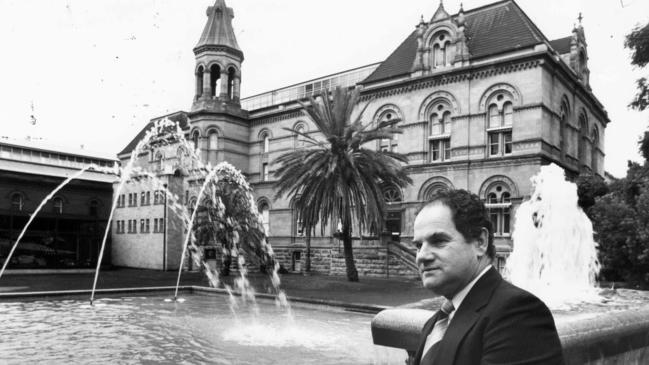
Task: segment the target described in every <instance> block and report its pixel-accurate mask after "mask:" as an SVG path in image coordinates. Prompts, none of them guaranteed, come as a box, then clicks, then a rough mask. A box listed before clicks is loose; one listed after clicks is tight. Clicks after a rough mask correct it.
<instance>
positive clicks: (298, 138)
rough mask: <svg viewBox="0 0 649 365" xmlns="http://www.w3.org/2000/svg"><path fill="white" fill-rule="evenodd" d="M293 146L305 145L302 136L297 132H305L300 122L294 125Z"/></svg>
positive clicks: (300, 146)
mask: <svg viewBox="0 0 649 365" xmlns="http://www.w3.org/2000/svg"><path fill="white" fill-rule="evenodd" d="M295 132H297V133H295V148H302V147H304V145H305V142H304V137H303V136H302V135H300V134H299V133H302V134H304V133H306V127H305V126H304V124H302V123H300V124H298V125H297V126H295Z"/></svg>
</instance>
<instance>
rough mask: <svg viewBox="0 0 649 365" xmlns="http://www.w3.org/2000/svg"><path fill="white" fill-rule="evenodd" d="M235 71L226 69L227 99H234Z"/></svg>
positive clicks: (231, 68) (232, 68)
mask: <svg viewBox="0 0 649 365" xmlns="http://www.w3.org/2000/svg"><path fill="white" fill-rule="evenodd" d="M235 73H236V71H235V70H234V67H230V68H229V69H228V99H233V98H234V78H235Z"/></svg>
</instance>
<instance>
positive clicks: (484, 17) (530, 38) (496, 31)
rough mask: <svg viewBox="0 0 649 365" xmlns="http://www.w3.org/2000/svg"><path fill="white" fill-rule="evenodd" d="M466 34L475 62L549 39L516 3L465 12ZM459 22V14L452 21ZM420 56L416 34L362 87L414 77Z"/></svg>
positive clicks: (363, 82) (498, 3) (471, 56)
mask: <svg viewBox="0 0 649 365" xmlns="http://www.w3.org/2000/svg"><path fill="white" fill-rule="evenodd" d="M464 17H465V24H466V30H465V34H466V37H467V46H468V48H469V54H470V58H471V59H475V58H481V57H486V56H489V55H494V54H498V53H502V52H506V51H514V50H517V49H522V48H526V47H531V46H534V45H536V44H539V43H543V42H546V41H547V39H546V38H545V36H544V35H543V34H542V33H541V31H540V30H539V29H538V28H537V27H536V25H535V24H534V23H533V22H532V21H531V20H530V18H528V17H527V15H526V14H525V13H524V12H523V10H521V8H520V7H519V6H518V4H516V2H514V1H513V0H504V1H500V2H496V3H493V4H489V5H486V6H482V7H479V8H475V9H471V10H468V11H465V13H464ZM451 18H452V19H454V20H455V19H457V14H456V15H453V16H452V17H451ZM416 52H417V36H416V31H414V32H413V33H411V34H410V35H409V36H408V38H406V40H405V41H404V42H403V43H402V44H401V45H400V46H399V47H398V48H397V49H396V50H395V51H394V52H392V54H391V55H390V56H389V57H388V58H387V59H386V60H385V61H384V62H383V63H382V64H381V65H380V66H379V67H378V68H377V69H376V71H374V73H372V74H371V75H370V76H368V77H367V78H366V79H365V80H363V81H362V82H361V84H366V83H369V82H374V81H379V80H385V79H389V78H393V77H398V76H404V75H408V74H410V70H411V67H412V65H413V61H414V58H415V54H416Z"/></svg>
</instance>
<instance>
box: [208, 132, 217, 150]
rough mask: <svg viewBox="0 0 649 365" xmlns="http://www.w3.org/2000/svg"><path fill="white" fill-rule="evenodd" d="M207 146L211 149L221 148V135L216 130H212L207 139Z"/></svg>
mask: <svg viewBox="0 0 649 365" xmlns="http://www.w3.org/2000/svg"><path fill="white" fill-rule="evenodd" d="M207 148H208V149H209V150H210V151H216V149H218V148H219V135H218V133H216V132H215V131H211V132H210V134H209V137H208V139H207Z"/></svg>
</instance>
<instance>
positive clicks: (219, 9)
mask: <svg viewBox="0 0 649 365" xmlns="http://www.w3.org/2000/svg"><path fill="white" fill-rule="evenodd" d="M232 18H234V11H233V10H232V8H228V7H227V6H226V5H225V0H216V2H215V3H214V6H210V7H208V8H207V23H206V24H205V28H204V29H203V34H201V38H200V39H199V40H198V44H197V45H196V47H194V51H196V50H197V49H199V48H200V47H202V46H226V47H230V48H232V49H234V50H237V51H239V52H241V49H240V48H239V44H238V43H237V38H236V37H235V36H234V29H233V28H232Z"/></svg>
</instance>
